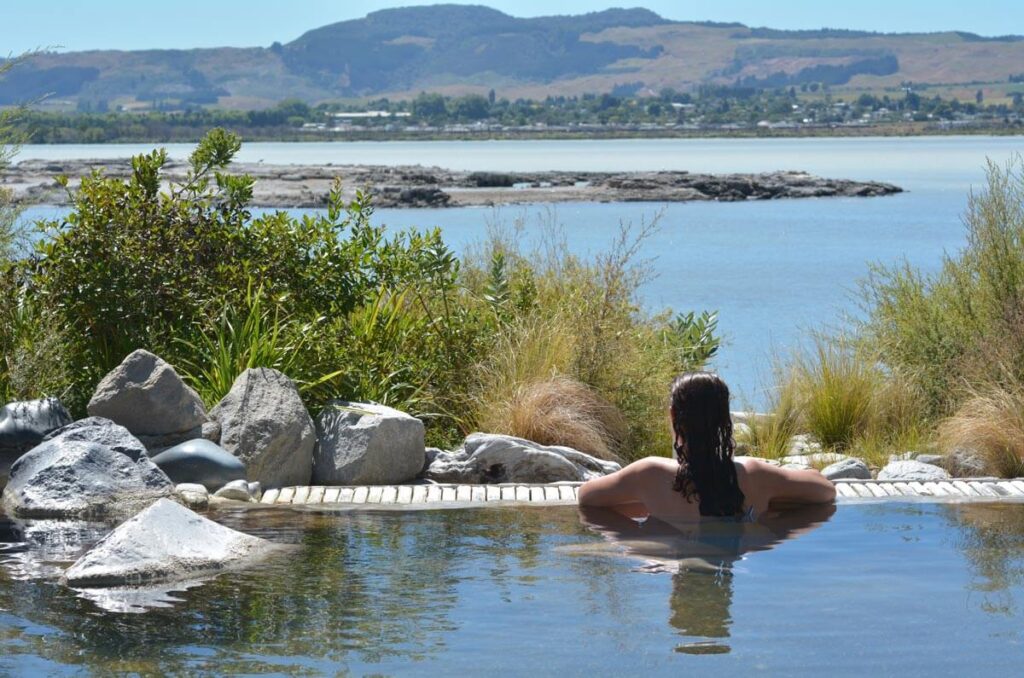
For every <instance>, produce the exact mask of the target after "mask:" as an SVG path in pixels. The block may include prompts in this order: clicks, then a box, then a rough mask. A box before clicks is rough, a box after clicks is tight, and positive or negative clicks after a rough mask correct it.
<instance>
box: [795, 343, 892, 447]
mask: <svg viewBox="0 0 1024 678" xmlns="http://www.w3.org/2000/svg"><path fill="white" fill-rule="evenodd" d="M791 375H792V378H793V385H792V388H793V389H794V390H795V391H796V396H795V399H796V400H797V402H798V404H799V409H800V411H801V418H802V422H803V424H804V425H805V427H806V430H807V432H809V433H812V434H813V435H814V437H815V438H817V439H818V441H819V442H820V443H821V444H822V445H823V446H824V447H827V448H834V449H845V448H848V447H849V446H850V443H851V442H853V440H854V439H855V438H857V437H858V436H861V435H863V434H864V433H865V432H866V431H868V429H870V428H872V427H873V426H874V425H875V423H876V421H877V419H878V413H879V409H880V406H881V397H880V396H881V394H882V390H883V387H882V384H883V375H882V373H881V372H880V370H879V369H878V367H877V365H876V364H875V363H874V362H873V361H871V360H870V359H868V358H867V357H866V356H865V355H863V354H862V353H860V352H858V350H857V349H856V348H855V347H854V346H853V345H852V344H851V343H850V342H848V341H846V340H843V339H827V338H825V337H820V336H819V337H816V338H815V339H814V343H813V347H812V348H811V349H810V350H809V351H807V352H805V353H801V354H798V356H797V359H796V361H795V364H794V369H793V371H792V372H791Z"/></svg>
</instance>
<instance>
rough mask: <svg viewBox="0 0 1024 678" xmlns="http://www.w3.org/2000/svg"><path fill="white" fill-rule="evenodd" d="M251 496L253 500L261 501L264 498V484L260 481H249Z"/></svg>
mask: <svg viewBox="0 0 1024 678" xmlns="http://www.w3.org/2000/svg"><path fill="white" fill-rule="evenodd" d="M249 496H250V497H252V500H253V501H259V500H260V499H262V498H263V486H262V485H260V484H259V483H249Z"/></svg>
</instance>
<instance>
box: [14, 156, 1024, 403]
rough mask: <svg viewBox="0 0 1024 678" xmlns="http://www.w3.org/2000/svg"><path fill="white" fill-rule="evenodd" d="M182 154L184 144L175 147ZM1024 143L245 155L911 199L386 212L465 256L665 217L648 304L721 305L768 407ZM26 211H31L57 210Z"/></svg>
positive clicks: (928, 267)
mask: <svg viewBox="0 0 1024 678" xmlns="http://www.w3.org/2000/svg"><path fill="white" fill-rule="evenodd" d="M153 146H154V145H153V144H144V145H137V144H114V145H102V146H93V145H52V146H49V145H48V146H27V147H25V148H24V149H23V151H22V153H21V155H20V156H19V158H21V159H28V158H39V159H74V158H117V157H126V156H128V155H131V154H133V153H139V152H142V151H148V150H150V149H151V148H152V147H153ZM167 149H168V151H169V153H170V155H171V156H172V157H178V158H183V157H186V156H187V155H188V153H189V152H190V151H191V149H192V146H191V145H188V144H170V145H167ZM1022 153H1024V137H979V136H963V137H907V138H844V139H665V140H651V139H623V140H593V141H586V140H571V141H569V140H567V141H547V140H544V141H452V142H446V141H424V142H398V141H396V142H333V143H332V142H324V143H252V144H247V145H245V146H243V148H242V151H241V152H240V154H239V157H238V159H239V160H240V161H244V162H259V161H263V162H267V163H274V164H289V163H293V164H315V163H321V164H326V163H334V164H345V163H366V164H387V165H396V164H417V163H418V164H423V165H436V166H441V167H447V168H452V169H465V170H509V171H539V170H592V171H627V170H634V171H644V170H647V171H653V170H688V171H692V172H762V171H772V170H779V169H792V170H806V171H808V172H811V173H814V174H818V175H821V176H827V177H834V178H849V179H873V180H879V181H888V182H892V183H894V184H897V185H899V186H901V187H902V188H904V189H905V190H906V193H903V194H900V195H895V196H889V197H884V198H855V199H828V198H825V199H809V200H784V201H773V202H752V203H684V204H670V205H660V204H653V203H567V204H561V205H558V206H555V207H549V206H532V207H531V206H525V207H523V206H518V207H506V208H462V209H443V210H437V209H418V210H380V211H378V212H377V214H376V218H377V219H378V220H379V221H380V222H382V223H386V224H388V225H389V226H391V227H396V228H403V227H408V226H422V227H430V226H435V225H436V226H441V227H442V229H443V231H444V233H445V237H446V240H447V241H448V242H449V243H450V244H451V245H452V246H453V247H454V248H455V249H456V250H457V251H465V249H466V248H467V247H469V246H471V245H472V244H473V243H476V242H480V241H481V240H482V239H483V237H484V236H485V233H486V227H487V225H488V224H499V223H504V224H512V223H514V222H517V221H522V223H523V224H524V227H525V233H526V234H527V237H531V236H536V235H537V234H538V233H540V232H541V231H542V230H543V228H544V225H545V224H548V223H551V222H557V223H559V224H561V225H562V227H563V229H564V233H565V236H566V239H567V241H568V243H569V245H570V247H571V248H572V249H573V250H574V251H577V252H581V253H586V252H596V251H599V250H601V249H603V248H605V247H607V246H608V245H609V244H610V243H611V242H612V240H613V238H614V237H615V236H616V235H617V234H618V232H619V229H620V224H622V223H633V224H639V223H640V222H642V221H644V220H646V221H650V220H651V219H654V218H655V217H657V216H659V215H660V221H659V223H660V230H659V231H658V232H657V233H656V234H655V235H654V236H652V237H651V238H649V239H648V240H647V241H646V242H645V244H644V246H643V248H642V249H641V251H640V257H641V258H642V259H645V260H649V263H648V264H646V266H648V268H649V270H650V272H651V273H652V274H653V275H654V277H653V279H652V280H651V281H650V282H649V283H647V284H646V285H645V287H644V289H643V301H644V303H645V304H646V305H647V306H648V308H650V309H651V310H659V309H662V308H665V307H671V308H673V309H675V310H678V311H687V310H691V309H693V310H702V309H709V310H717V311H718V313H719V316H720V330H721V332H722V333H723V335H724V336H725V339H726V346H725V347H724V348H723V349H722V351H721V355H720V357H719V358H718V359H717V360H716V363H715V367H716V369H718V370H719V371H720V372H721V373H722V375H723V376H724V377H725V378H726V380H727V381H728V382H729V383H730V384H731V385H732V387H733V391H734V393H736V394H738V396H739V399H738V402H737V403H735V404H736V405H744V404H746V405H749V406H754V407H763V406H764V405H765V403H766V396H765V393H764V389H763V387H764V385H765V383H766V381H767V378H768V377H769V376H770V363H771V358H772V355H773V354H778V353H784V352H785V351H787V350H789V349H791V348H792V347H794V346H795V345H797V344H799V342H800V341H801V340H802V339H804V338H806V337H807V336H808V334H809V332H810V331H813V330H817V329H827V328H834V327H837V326H838V325H839V324H841V322H842V321H843V318H844V317H846V316H847V315H850V314H857V313H858V304H857V301H856V296H855V291H856V286H857V282H858V281H859V280H860V279H862V278H863V277H864V276H865V275H866V274H867V272H868V265H869V263H871V262H877V263H882V264H893V263H896V262H899V261H900V260H902V259H906V260H907V261H909V262H910V263H911V264H912V265H914V266H917V267H919V268H920V269H922V270H924V271H935V270H937V269H938V268H939V266H940V265H941V260H942V256H943V253H944V252H955V251H956V250H957V249H958V248H960V247H961V246H962V245H963V243H964V230H963V225H962V222H961V215H962V214H963V212H964V209H965V207H966V204H967V196H968V193H969V191H970V190H971V189H972V188H974V189H979V188H981V187H983V186H984V180H985V172H984V168H985V163H986V159H991V160H993V161H995V162H997V163H1000V164H1002V163H1005V162H1007V161H1008V160H1010V158H1011V157H1012V156H1013V155H1015V154H1022ZM53 213H54V210H53V209H52V208H45V207H38V208H33V209H31V210H29V212H28V214H27V217H29V218H37V217H40V216H45V215H48V214H53Z"/></svg>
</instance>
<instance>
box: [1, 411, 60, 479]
mask: <svg viewBox="0 0 1024 678" xmlns="http://www.w3.org/2000/svg"><path fill="white" fill-rule="evenodd" d="M70 423H71V415H70V414H68V411H67V409H65V407H64V405H62V404H61V402H60V401H59V400H57V399H56V398H44V399H42V400H23V401H19V402H13V403H8V404H6V405H4V406H3V407H0V489H3V487H4V485H6V484H7V476H8V474H9V473H10V470H11V464H13V463H14V460H16V459H17V458H18V457H20V456H21V455H23V454H25V453H26V452H28V451H29V450H31V449H32V448H33V447H35V446H36V445H38V444H39V443H41V442H43V437H44V436H45V435H46V434H47V433H49V432H50V431H53V430H54V429H58V428H60V427H61V426H65V425H67V424H70Z"/></svg>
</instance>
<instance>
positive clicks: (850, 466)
mask: <svg viewBox="0 0 1024 678" xmlns="http://www.w3.org/2000/svg"><path fill="white" fill-rule="evenodd" d="M821 475H823V476H825V477H826V478H828V479H829V480H839V479H840V478H853V479H857V480H871V469H870V468H868V465H867V464H865V463H864V460H862V459H858V458H856V457H847V458H846V459H841V460H839V461H837V462H835V463H833V464H829V465H828V466H826V467H825V468H823V469H822V470H821Z"/></svg>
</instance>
